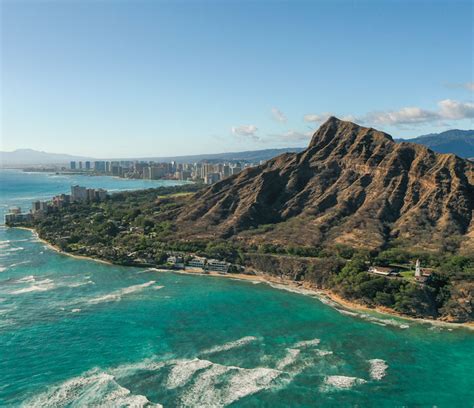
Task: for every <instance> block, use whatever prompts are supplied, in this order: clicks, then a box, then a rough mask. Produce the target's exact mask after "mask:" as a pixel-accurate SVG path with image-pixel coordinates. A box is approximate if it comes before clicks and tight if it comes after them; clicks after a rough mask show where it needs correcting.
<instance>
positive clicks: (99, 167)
mask: <svg viewBox="0 0 474 408" xmlns="http://www.w3.org/2000/svg"><path fill="white" fill-rule="evenodd" d="M94 170H95V171H97V172H99V173H105V161H95V162H94Z"/></svg>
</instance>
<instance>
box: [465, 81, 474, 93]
mask: <svg viewBox="0 0 474 408" xmlns="http://www.w3.org/2000/svg"><path fill="white" fill-rule="evenodd" d="M464 88H466V89H467V90H468V91H474V82H466V83H465V84H464Z"/></svg>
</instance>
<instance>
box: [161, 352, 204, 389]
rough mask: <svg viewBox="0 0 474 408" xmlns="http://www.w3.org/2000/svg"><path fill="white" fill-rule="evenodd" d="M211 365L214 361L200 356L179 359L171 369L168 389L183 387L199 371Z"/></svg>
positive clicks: (167, 383)
mask: <svg viewBox="0 0 474 408" xmlns="http://www.w3.org/2000/svg"><path fill="white" fill-rule="evenodd" d="M211 365H212V362H210V361H207V360H200V359H198V358H195V359H193V360H181V361H178V362H176V364H175V365H174V366H173V368H172V369H171V371H170V374H169V376H168V380H167V382H166V387H167V388H168V389H174V388H178V387H182V386H183V385H185V384H186V383H187V382H188V381H189V380H190V379H191V377H192V376H193V375H194V374H195V373H196V372H197V371H199V370H202V369H204V368H208V367H210V366H211Z"/></svg>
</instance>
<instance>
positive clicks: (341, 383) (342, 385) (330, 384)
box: [324, 375, 367, 389]
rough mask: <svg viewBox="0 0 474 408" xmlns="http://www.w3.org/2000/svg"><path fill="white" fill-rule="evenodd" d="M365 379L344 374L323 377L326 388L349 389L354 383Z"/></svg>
mask: <svg viewBox="0 0 474 408" xmlns="http://www.w3.org/2000/svg"><path fill="white" fill-rule="evenodd" d="M366 382H367V381H366V380H364V379H362V378H357V377H346V376H345V375H330V376H327V377H326V378H325V379H324V386H325V387H326V388H329V389H331V388H333V389H334V388H335V389H349V388H352V387H354V386H355V385H360V384H364V383H366Z"/></svg>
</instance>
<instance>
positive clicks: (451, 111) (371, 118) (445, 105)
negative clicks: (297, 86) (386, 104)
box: [304, 99, 474, 126]
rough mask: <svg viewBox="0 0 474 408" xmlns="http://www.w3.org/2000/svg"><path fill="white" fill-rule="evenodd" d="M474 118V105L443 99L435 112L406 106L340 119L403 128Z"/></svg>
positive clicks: (316, 117)
mask: <svg viewBox="0 0 474 408" xmlns="http://www.w3.org/2000/svg"><path fill="white" fill-rule="evenodd" d="M329 116H331V114H330V113H327V112H326V113H321V114H308V115H305V116H304V120H305V122H317V123H319V122H324V121H325V120H326V119H327V118H328V117H329ZM472 118H474V103H472V102H461V101H456V100H453V99H443V100H442V101H439V102H438V109H437V110H429V109H423V108H420V107H417V106H408V107H404V108H401V109H399V110H393V111H374V112H369V113H367V114H365V115H363V116H353V115H350V116H346V117H343V118H342V119H344V120H351V121H354V122H358V123H362V124H369V125H370V124H373V125H389V126H405V125H419V124H427V123H433V122H443V121H445V120H463V119H472Z"/></svg>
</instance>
